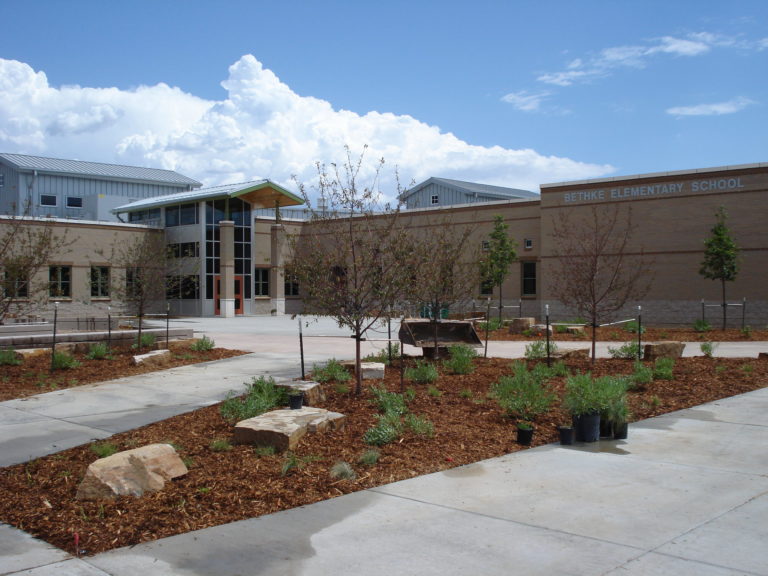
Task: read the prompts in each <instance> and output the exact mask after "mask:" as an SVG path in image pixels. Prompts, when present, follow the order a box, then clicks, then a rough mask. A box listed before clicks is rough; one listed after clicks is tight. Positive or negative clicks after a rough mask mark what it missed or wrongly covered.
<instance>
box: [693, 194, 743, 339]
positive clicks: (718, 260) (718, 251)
mask: <svg viewBox="0 0 768 576" xmlns="http://www.w3.org/2000/svg"><path fill="white" fill-rule="evenodd" d="M715 218H716V220H717V222H716V223H715V226H714V227H713V228H712V235H711V236H710V237H709V238H707V239H706V240H705V241H704V260H703V261H702V263H701V268H700V269H699V274H701V275H702V276H704V278H708V279H709V280H720V286H721V288H722V307H723V330H725V328H726V323H727V309H728V303H727V302H726V298H725V283H726V282H733V281H734V280H736V275H737V274H738V273H739V247H738V246H737V245H736V242H734V240H733V238H732V237H731V232H730V230H728V227H727V226H726V225H725V221H726V219H727V218H728V214H726V212H725V208H723V207H722V206H721V207H720V209H719V210H718V211H717V214H716V215H715Z"/></svg>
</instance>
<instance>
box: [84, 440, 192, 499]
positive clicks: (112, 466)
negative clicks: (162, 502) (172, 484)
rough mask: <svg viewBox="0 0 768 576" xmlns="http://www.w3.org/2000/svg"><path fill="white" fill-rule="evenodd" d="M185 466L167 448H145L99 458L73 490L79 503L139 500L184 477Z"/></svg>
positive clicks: (169, 447) (174, 452)
mask: <svg viewBox="0 0 768 576" xmlns="http://www.w3.org/2000/svg"><path fill="white" fill-rule="evenodd" d="M187 472H188V470H187V467H186V465H185V464H184V462H182V461H181V458H179V455H178V454H177V453H176V450H174V448H173V446H171V445H170V444H149V445H148V446H142V447H141V448H134V449H133V450H125V451H123V452H118V453H117V454H113V455H112V456H107V457H106V458H100V459H99V460H96V461H95V462H93V463H92V464H91V465H90V466H88V470H87V471H86V473H85V477H84V478H83V481H82V482H81V483H80V486H79V487H78V489H77V498H78V499H79V500H92V499H98V498H115V497H117V496H126V495H129V496H141V495H143V494H144V492H156V491H157V490H162V489H163V487H164V486H165V482H166V481H167V480H170V479H172V478H178V477H179V476H184V475H185V474H186V473H187Z"/></svg>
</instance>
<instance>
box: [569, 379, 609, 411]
mask: <svg viewBox="0 0 768 576" xmlns="http://www.w3.org/2000/svg"><path fill="white" fill-rule="evenodd" d="M563 405H564V406H565V408H566V410H568V411H569V412H570V413H571V414H573V415H574V416H583V415H585V414H594V413H595V412H601V411H602V410H604V409H605V408H606V405H607V397H606V393H605V380H604V379H603V378H593V377H592V374H590V373H589V372H587V373H586V374H574V375H573V376H569V377H568V379H567V380H566V382H565V395H564V397H563Z"/></svg>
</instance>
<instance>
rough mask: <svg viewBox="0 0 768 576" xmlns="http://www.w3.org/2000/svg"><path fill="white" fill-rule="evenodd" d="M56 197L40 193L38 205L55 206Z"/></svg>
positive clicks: (56, 202)
mask: <svg viewBox="0 0 768 576" xmlns="http://www.w3.org/2000/svg"><path fill="white" fill-rule="evenodd" d="M57 204H58V199H57V198H56V196H54V195H53V194H40V206H56V205H57Z"/></svg>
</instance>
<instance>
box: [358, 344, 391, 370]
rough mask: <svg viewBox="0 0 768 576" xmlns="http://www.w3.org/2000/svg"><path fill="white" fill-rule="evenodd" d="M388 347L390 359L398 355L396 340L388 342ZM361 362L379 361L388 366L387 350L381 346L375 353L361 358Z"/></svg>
mask: <svg viewBox="0 0 768 576" xmlns="http://www.w3.org/2000/svg"><path fill="white" fill-rule="evenodd" d="M389 348H391V350H392V359H393V360H394V359H395V358H399V357H400V344H399V343H398V342H390V343H389ZM362 361H363V362H381V363H382V364H384V365H386V366H389V350H388V349H387V348H382V349H381V350H379V351H378V352H376V353H375V354H369V355H368V356H366V357H365V358H363V360H362Z"/></svg>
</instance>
